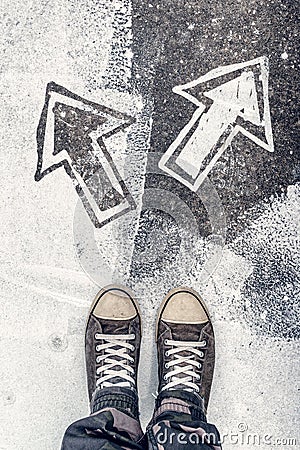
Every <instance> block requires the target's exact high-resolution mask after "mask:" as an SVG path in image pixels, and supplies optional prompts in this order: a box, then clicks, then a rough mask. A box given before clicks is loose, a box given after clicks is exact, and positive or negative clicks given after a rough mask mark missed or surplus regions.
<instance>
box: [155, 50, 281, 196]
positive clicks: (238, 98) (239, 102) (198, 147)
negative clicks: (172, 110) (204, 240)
mask: <svg viewBox="0 0 300 450" xmlns="http://www.w3.org/2000/svg"><path fill="white" fill-rule="evenodd" d="M255 66H256V68H257V66H259V67H258V68H259V71H260V76H259V83H261V89H260V91H259V92H260V93H262V101H261V104H262V105H263V111H260V104H259V101H258V92H257V91H258V88H257V86H256V83H257V82H256V81H255V76H254V69H255ZM251 68H252V70H251ZM231 72H236V73H237V76H236V77H235V78H233V79H231V80H230V81H226V82H224V83H222V84H219V85H218V86H217V87H215V88H214V89H211V90H209V91H207V92H205V91H204V92H203V93H202V95H203V97H206V98H208V99H210V100H211V101H212V104H211V106H210V107H209V108H208V109H207V108H206V106H205V104H204V103H202V102H201V101H199V100H198V99H197V98H196V97H195V96H193V95H191V94H190V92H189V91H190V89H191V88H193V87H195V86H197V85H199V84H204V83H207V82H208V81H211V80H213V79H218V78H220V77H222V79H223V77H224V76H225V75H227V74H229V73H231ZM173 91H174V92H176V93H178V94H180V95H182V96H183V97H185V98H187V99H188V100H190V101H192V102H193V103H194V104H196V105H197V106H198V109H197V110H196V111H195V113H194V114H193V117H192V118H191V120H190V121H189V123H188V124H187V125H186V126H185V127H184V128H183V129H182V130H181V132H180V133H179V135H178V136H177V138H176V139H175V141H174V142H173V143H172V144H171V146H170V147H169V149H168V150H167V152H166V153H165V154H164V155H163V157H162V158H161V160H160V162H159V167H160V168H161V169H162V170H164V171H166V172H167V173H169V174H170V175H172V176H173V177H174V178H176V179H178V180H179V181H181V182H182V183H183V184H185V185H186V186H188V187H189V188H190V189H192V190H193V191H197V190H198V188H199V186H200V185H201V183H202V182H203V180H204V179H205V177H206V176H207V174H208V173H209V172H210V170H211V169H212V167H213V166H214V164H215V163H216V161H217V160H218V159H219V158H220V156H221V155H222V154H223V152H224V151H225V150H226V148H227V147H228V146H229V145H230V143H231V141H232V139H233V138H234V137H235V136H236V134H237V133H239V132H241V133H243V134H244V135H245V136H247V137H248V138H250V139H251V140H252V141H254V142H255V143H256V144H257V145H259V146H261V147H262V148H263V149H265V150H268V151H270V152H272V151H274V145H273V136H272V127H271V118H270V110H269V101H268V60H267V58H264V57H263V58H257V59H255V60H252V61H248V62H246V63H242V64H234V65H231V66H226V67H221V68H218V69H215V70H212V71H210V72H209V73H208V74H206V75H204V76H202V77H200V78H198V79H197V80H195V81H192V82H191V83H187V84H185V85H182V86H177V87H175V88H174V89H173ZM238 117H241V118H243V119H244V121H245V124H247V122H248V123H250V124H252V125H254V126H255V127H257V128H258V130H259V131H261V130H263V131H264V135H265V140H262V139H261V138H260V137H259V136H257V135H255V134H253V133H252V132H251V131H249V130H247V129H246V125H245V126H244V127H242V126H240V125H238V124H237V123H236V121H237V118H238ZM180 146H183V147H182V149H181V150H180V153H179V154H177V156H176V155H174V153H175V152H176V151H177V150H178V148H179V147H180ZM177 153H178V151H177ZM173 155H174V156H173ZM205 160H208V163H207V164H206V165H205V167H204V168H203V170H201V168H202V166H203V165H204V161H205ZM170 162H172V165H170ZM174 163H175V164H174ZM176 166H177V167H179V168H180V170H178V171H176ZM182 170H183V171H184V172H185V173H186V174H187V175H188V176H189V177H190V178H192V180H193V181H191V180H190V179H186V178H185V177H184V176H183V175H182Z"/></svg>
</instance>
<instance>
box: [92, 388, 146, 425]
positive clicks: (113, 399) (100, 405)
mask: <svg viewBox="0 0 300 450" xmlns="http://www.w3.org/2000/svg"><path fill="white" fill-rule="evenodd" d="M104 408H115V409H117V410H118V411H121V412H124V413H125V414H127V415H129V416H130V417H132V418H133V419H138V417H139V406H138V395H137V392H136V391H134V390H132V389H129V388H128V389H127V388H118V387H110V388H102V389H96V391H95V392H94V394H93V397H92V401H91V414H94V413H96V412H99V411H100V410H101V409H104Z"/></svg>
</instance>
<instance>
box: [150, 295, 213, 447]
mask: <svg viewBox="0 0 300 450" xmlns="http://www.w3.org/2000/svg"><path fill="white" fill-rule="evenodd" d="M156 337H157V350H158V374H159V388H158V391H159V394H158V397H157V400H156V408H155V412H154V415H153V418H152V420H151V423H150V424H149V426H148V428H147V437H148V442H149V448H152V449H157V450H166V449H174V450H176V449H186V450H190V449H195V448H197V449H202V450H209V449H210V450H211V449H215V450H217V449H218V450H219V449H220V448H221V445H220V436H219V433H218V430H217V429H216V427H215V426H214V425H212V424H209V423H207V420H206V409H207V405H208V400H209V395H210V389H211V384H212V378H213V371H214V362H215V349H214V333H213V327H212V323H211V321H210V318H209V315H208V311H207V308H206V306H205V304H204V302H203V300H202V299H201V297H200V296H199V295H198V294H197V293H196V292H194V291H192V290H191V289H186V288H180V289H175V290H173V291H171V292H170V293H169V294H168V295H167V297H166V298H165V300H164V301H163V303H162V307H161V310H160V312H159V316H158V321H157V333H156Z"/></svg>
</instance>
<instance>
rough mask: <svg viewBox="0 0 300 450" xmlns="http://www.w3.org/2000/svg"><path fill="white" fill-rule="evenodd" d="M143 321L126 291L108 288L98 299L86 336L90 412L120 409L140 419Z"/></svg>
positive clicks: (90, 315) (99, 294)
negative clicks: (138, 378)
mask: <svg viewBox="0 0 300 450" xmlns="http://www.w3.org/2000/svg"><path fill="white" fill-rule="evenodd" d="M140 342H141V318H140V313H139V308H138V304H137V302H136V301H135V300H134V297H133V295H132V294H131V293H130V292H129V291H128V289H126V288H122V287H118V286H108V287H106V288H104V289H102V290H101V291H100V292H99V293H98V294H97V296H96V298H95V300H94V302H93V304H92V307H91V310H90V313H89V317H88V322H87V326H86V334H85V354H86V371H87V382H88V391H89V400H90V404H91V412H92V413H95V412H97V411H99V410H101V409H103V408H107V407H112V408H117V409H118V410H121V411H123V412H125V413H128V414H129V415H131V416H132V417H134V418H137V417H138V395H137V371H138V363H139V355H140Z"/></svg>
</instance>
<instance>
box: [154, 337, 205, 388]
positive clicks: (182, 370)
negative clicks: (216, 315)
mask: <svg viewBox="0 0 300 450" xmlns="http://www.w3.org/2000/svg"><path fill="white" fill-rule="evenodd" d="M165 345H166V346H171V347H173V348H171V349H170V350H167V351H166V356H171V355H174V358H173V359H172V360H171V361H170V362H168V363H166V364H165V368H166V369H172V368H173V370H170V371H169V372H167V373H166V375H165V376H164V380H165V381H168V380H169V382H168V383H167V384H166V385H165V386H164V387H163V388H162V390H163V391H164V390H166V389H176V387H177V386H179V385H181V386H185V387H184V388H183V389H185V390H187V391H196V392H199V387H198V386H197V384H196V383H194V382H193V380H194V379H196V380H199V379H200V376H199V375H198V374H197V373H196V372H195V368H197V369H201V366H202V364H201V363H200V362H198V361H196V359H195V357H197V356H198V357H199V358H203V356H204V353H203V352H202V351H201V350H199V349H200V348H204V347H205V346H206V341H204V340H203V341H200V342H188V341H173V340H170V339H166V340H165ZM181 352H190V355H189V356H182V355H180V354H179V353H181ZM178 375H183V376H181V377H180V376H178Z"/></svg>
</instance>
